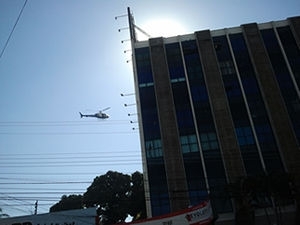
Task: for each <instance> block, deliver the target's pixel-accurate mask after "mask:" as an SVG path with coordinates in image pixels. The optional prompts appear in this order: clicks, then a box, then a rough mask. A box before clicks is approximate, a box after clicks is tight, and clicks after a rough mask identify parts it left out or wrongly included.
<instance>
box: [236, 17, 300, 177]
mask: <svg viewBox="0 0 300 225" xmlns="http://www.w3.org/2000/svg"><path fill="white" fill-rule="evenodd" d="M242 28H243V33H244V37H245V39H246V43H247V46H248V49H249V54H250V57H251V60H252V63H253V65H254V69H255V73H256V78H257V81H258V83H259V86H260V90H261V93H262V96H263V98H264V102H265V105H266V108H267V111H268V115H269V118H270V122H271V125H272V127H273V131H274V133H275V136H276V139H277V143H278V145H279V149H280V151H281V155H282V157H283V161H284V164H285V166H286V169H287V170H288V171H289V172H291V173H294V174H298V175H297V176H298V178H300V177H299V174H300V151H299V149H298V147H297V140H296V137H295V135H294V131H293V128H292V125H291V122H290V120H289V115H288V113H287V109H286V107H285V104H284V101H283V99H282V97H281V92H280V89H279V86H278V84H277V81H276V78H275V74H274V71H273V68H272V64H271V62H270V59H269V56H268V53H267V51H266V49H265V46H264V43H263V40H262V37H261V34H260V31H259V29H258V26H257V24H256V23H252V24H246V25H242Z"/></svg>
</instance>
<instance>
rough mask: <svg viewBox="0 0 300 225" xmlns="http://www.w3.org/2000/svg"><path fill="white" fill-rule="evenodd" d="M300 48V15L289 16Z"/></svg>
mask: <svg viewBox="0 0 300 225" xmlns="http://www.w3.org/2000/svg"><path fill="white" fill-rule="evenodd" d="M288 20H289V21H290V27H291V30H292V32H293V34H294V37H295V40H296V42H297V45H298V48H300V16H297V17H291V18H288Z"/></svg>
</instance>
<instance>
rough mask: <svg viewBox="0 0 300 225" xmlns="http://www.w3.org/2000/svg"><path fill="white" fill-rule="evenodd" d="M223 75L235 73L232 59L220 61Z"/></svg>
mask: <svg viewBox="0 0 300 225" xmlns="http://www.w3.org/2000/svg"><path fill="white" fill-rule="evenodd" d="M219 65H220V70H221V73H222V75H228V74H234V73H235V69H234V66H233V62H232V61H231V60H228V61H223V62H220V63H219Z"/></svg>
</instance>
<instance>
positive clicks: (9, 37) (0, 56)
mask: <svg viewBox="0 0 300 225" xmlns="http://www.w3.org/2000/svg"><path fill="white" fill-rule="evenodd" d="M26 4H27V0H25V2H24V4H23V6H22V8H21V11H20V12H19V15H18V17H17V20H16V22H15V24H14V26H13V28H12V30H11V31H10V34H9V36H8V38H7V40H6V42H5V44H4V46H3V48H2V51H1V53H0V59H1V58H2V56H3V54H4V51H5V49H6V47H7V46H8V43H9V41H10V39H11V37H12V34H13V32H14V30H15V28H16V26H17V24H18V22H19V20H20V18H21V15H22V13H23V10H24V8H25V6H26Z"/></svg>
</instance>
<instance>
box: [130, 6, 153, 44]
mask: <svg viewBox="0 0 300 225" xmlns="http://www.w3.org/2000/svg"><path fill="white" fill-rule="evenodd" d="M127 13H128V23H129V31H130V39H131V40H133V42H136V41H137V37H136V32H135V31H136V29H137V30H138V31H139V32H141V33H142V34H144V35H146V36H147V37H148V38H150V37H151V35H150V34H148V33H147V32H146V31H144V30H143V29H142V28H140V27H138V26H137V25H135V23H134V18H133V15H132V13H131V12H130V8H129V7H127Z"/></svg>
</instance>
